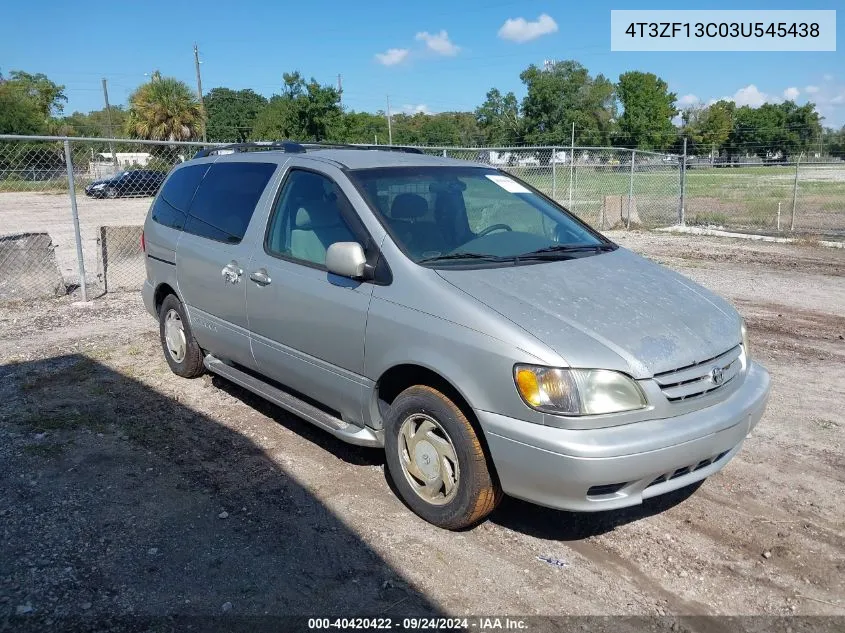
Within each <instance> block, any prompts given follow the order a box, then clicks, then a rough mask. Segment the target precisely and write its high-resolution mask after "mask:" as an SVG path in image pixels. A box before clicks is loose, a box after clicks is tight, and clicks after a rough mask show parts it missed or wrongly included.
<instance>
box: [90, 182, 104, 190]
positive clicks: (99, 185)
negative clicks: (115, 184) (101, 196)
mask: <svg viewBox="0 0 845 633" xmlns="http://www.w3.org/2000/svg"><path fill="white" fill-rule="evenodd" d="M105 186H106V183H104V182H101V183H100V184H98V185H91V189H92V190H94V189H102V188H103V187H105Z"/></svg>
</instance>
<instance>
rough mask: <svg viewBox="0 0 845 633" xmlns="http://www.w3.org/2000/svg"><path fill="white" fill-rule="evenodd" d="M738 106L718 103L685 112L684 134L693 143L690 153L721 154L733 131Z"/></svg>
mask: <svg viewBox="0 0 845 633" xmlns="http://www.w3.org/2000/svg"><path fill="white" fill-rule="evenodd" d="M735 111H736V104H735V103H734V102H733V101H724V100H722V101H717V102H716V103H713V104H711V105H709V106H704V107H702V106H698V107H692V108H688V109H686V110H685V111H684V112H683V115H682V116H683V121H684V129H683V131H684V134H686V136H687V138H688V139H689V140H690V141H691V143H692V147H689V148H687V149H688V151H689V152H690V153H694V154H702V153H704V154H710V153H711V152H713V151H714V150H715V152H716V153H721V151H722V149H723V148H724V147H725V144H726V143H727V141H728V138H729V137H730V134H731V130H732V129H733V119H734V112H735Z"/></svg>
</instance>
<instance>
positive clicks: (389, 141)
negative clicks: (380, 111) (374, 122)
mask: <svg viewBox="0 0 845 633" xmlns="http://www.w3.org/2000/svg"><path fill="white" fill-rule="evenodd" d="M387 144H388V145H393V125H392V124H391V122H390V95H387Z"/></svg>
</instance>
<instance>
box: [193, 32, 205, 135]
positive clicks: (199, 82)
mask: <svg viewBox="0 0 845 633" xmlns="http://www.w3.org/2000/svg"><path fill="white" fill-rule="evenodd" d="M194 67H195V68H196V71H197V96H198V97H199V100H200V114H201V115H202V142H203V143H205V142H206V141H207V140H208V139H207V138H206V133H205V104H204V103H203V101H202V77H200V51H199V49H198V48H197V43H196V42H194Z"/></svg>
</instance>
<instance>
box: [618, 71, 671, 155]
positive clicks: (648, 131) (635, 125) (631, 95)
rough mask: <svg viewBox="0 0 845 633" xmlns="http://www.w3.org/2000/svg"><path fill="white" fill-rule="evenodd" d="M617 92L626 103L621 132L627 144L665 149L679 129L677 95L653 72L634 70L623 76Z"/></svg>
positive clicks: (622, 140) (621, 100)
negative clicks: (676, 125)
mask: <svg viewBox="0 0 845 633" xmlns="http://www.w3.org/2000/svg"><path fill="white" fill-rule="evenodd" d="M616 95H617V97H618V98H619V102H620V103H621V104H622V109H623V112H622V116H621V117H619V131H620V135H621V136H620V138H621V142H620V143H619V145H621V146H623V147H636V148H641V149H665V148H666V147H668V146H669V144H670V143H671V142H672V140H673V139H674V138H675V135H676V133H677V130H676V128H675V126H674V124H673V123H672V118H673V117H674V116H675V115H676V114H678V109H677V108H676V107H675V100H676V99H677V95H675V93H674V92H669V85H668V84H667V83H666V82H665V81H663V80H662V79H661V78H660V77H658V76H657V75H655V74H653V73H643V72H640V71H630V72H627V73H622V74H621V75H620V76H619V83H618V84H616Z"/></svg>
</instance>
